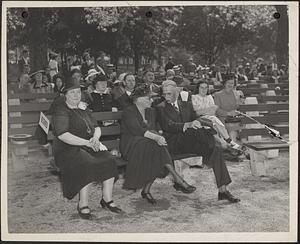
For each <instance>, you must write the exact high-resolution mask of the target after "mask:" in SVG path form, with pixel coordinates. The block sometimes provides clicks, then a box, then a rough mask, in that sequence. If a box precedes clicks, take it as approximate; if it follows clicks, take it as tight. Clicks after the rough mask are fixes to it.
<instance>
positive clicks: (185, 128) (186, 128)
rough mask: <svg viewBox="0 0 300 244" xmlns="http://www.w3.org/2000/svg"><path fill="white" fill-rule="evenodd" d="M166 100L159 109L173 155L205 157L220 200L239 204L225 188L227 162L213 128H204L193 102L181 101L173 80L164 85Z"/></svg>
mask: <svg viewBox="0 0 300 244" xmlns="http://www.w3.org/2000/svg"><path fill="white" fill-rule="evenodd" d="M162 90H163V96H164V97H165V101H164V102H162V103H160V104H159V105H158V106H157V107H156V108H157V113H158V121H159V124H160V126H161V128H162V130H163V135H164V137H165V138H166V141H167V143H168V150H169V151H170V153H171V154H173V155H175V154H188V153H195V154H197V155H199V156H202V157H203V163H204V164H206V165H208V166H209V167H211V168H213V171H214V174H215V178H216V183H217V187H218V189H219V193H218V199H219V200H223V199H227V200H228V201H230V202H238V201H240V199H238V198H236V197H234V196H233V195H232V194H231V193H230V192H229V191H228V190H227V189H226V186H227V185H228V184H229V183H231V178H230V176H229V172H228V170H227V167H226V164H225V162H224V158H223V154H222V149H221V146H220V145H219V144H218V143H217V142H216V141H215V139H214V136H213V134H214V133H215V132H214V131H213V130H212V129H205V128H203V127H202V125H201V123H200V121H199V120H197V118H196V114H195V112H194V110H193V106H192V104H191V103H190V102H184V101H180V100H178V95H179V91H178V87H177V85H176V83H175V82H174V81H171V80H167V81H164V82H163V84H162Z"/></svg>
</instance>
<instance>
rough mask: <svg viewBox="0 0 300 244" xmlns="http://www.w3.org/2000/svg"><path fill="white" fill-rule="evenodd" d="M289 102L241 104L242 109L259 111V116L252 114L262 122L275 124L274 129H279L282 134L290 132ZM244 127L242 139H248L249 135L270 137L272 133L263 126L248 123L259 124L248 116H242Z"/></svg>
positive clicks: (241, 134)
mask: <svg viewBox="0 0 300 244" xmlns="http://www.w3.org/2000/svg"><path fill="white" fill-rule="evenodd" d="M288 109H289V104H288V103H277V104H247V105H241V106H240V109H239V110H240V111H241V112H244V113H247V112H258V116H251V117H252V118H253V119H255V120H257V121H258V122H260V123H262V124H267V125H271V126H274V129H276V130H278V131H279V132H280V134H281V135H286V134H288V133H289V111H288ZM242 124H243V128H242V130H241V133H240V137H241V139H247V138H248V136H258V135H261V136H262V137H270V136H271V135H270V134H269V133H268V132H267V130H266V129H265V128H263V127H262V126H258V127H259V128H257V127H253V126H248V125H253V124H257V123H256V122H255V121H253V120H251V119H250V118H247V117H242Z"/></svg>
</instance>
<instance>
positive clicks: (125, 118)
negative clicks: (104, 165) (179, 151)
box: [120, 105, 172, 189]
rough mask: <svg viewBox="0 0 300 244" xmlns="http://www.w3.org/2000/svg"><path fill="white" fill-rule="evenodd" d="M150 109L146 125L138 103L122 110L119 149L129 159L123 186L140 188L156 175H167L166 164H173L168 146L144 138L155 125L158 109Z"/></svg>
mask: <svg viewBox="0 0 300 244" xmlns="http://www.w3.org/2000/svg"><path fill="white" fill-rule="evenodd" d="M147 112H148V113H146V119H147V124H146V123H145V122H144V121H143V117H142V115H141V114H140V112H139V111H138V109H137V107H136V105H131V106H129V107H127V108H126V109H125V110H124V111H123V113H122V124H121V142H120V151H121V153H122V157H123V158H124V159H125V160H127V161H128V165H127V169H126V176H125V182H124V188H129V189H139V188H142V187H144V186H145V185H146V184H147V183H148V182H152V181H154V180H155V179H156V178H157V177H165V176H166V175H167V171H166V168H165V167H164V165H165V164H172V159H171V156H170V154H169V152H168V150H167V148H166V147H164V146H159V145H158V144H157V142H156V141H154V140H151V139H149V138H146V137H144V133H145V132H146V131H147V130H153V129H154V128H155V116H154V115H155V114H154V112H155V110H153V109H149V110H148V111H147Z"/></svg>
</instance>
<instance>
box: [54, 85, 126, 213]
mask: <svg viewBox="0 0 300 244" xmlns="http://www.w3.org/2000/svg"><path fill="white" fill-rule="evenodd" d="M63 92H64V96H65V102H64V103H61V104H59V106H56V108H55V110H54V112H53V116H52V125H53V134H54V136H55V139H54V141H53V153H54V159H55V163H56V164H57V166H58V167H59V169H60V172H61V174H62V177H61V179H62V189H63V196H64V197H66V198H67V199H69V200H71V199H73V198H74V197H75V196H76V195H78V196H79V198H78V204H77V211H78V214H79V216H80V217H81V218H83V219H91V217H92V216H91V210H90V208H89V204H88V198H89V188H90V184H91V183H92V182H96V181H97V182H102V184H103V188H102V192H103V194H102V199H101V201H100V205H101V206H102V207H103V208H107V209H108V210H110V211H111V212H114V213H120V212H121V211H122V210H121V209H120V208H118V207H117V206H116V204H115V203H114V202H113V200H112V191H113V185H114V181H115V180H116V179H117V177H118V171H117V167H116V162H115V160H114V159H113V157H112V156H111V155H110V153H109V152H108V151H107V148H106V146H105V145H103V144H102V143H101V142H100V137H101V129H100V127H99V126H98V124H97V122H96V121H95V120H94V119H93V117H92V115H91V114H90V112H89V111H88V110H87V109H86V107H85V106H82V105H81V89H80V85H78V84H76V83H73V82H68V83H67V84H66V85H65V87H64V90H63Z"/></svg>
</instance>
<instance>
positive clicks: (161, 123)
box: [13, 51, 287, 218]
mask: <svg viewBox="0 0 300 244" xmlns="http://www.w3.org/2000/svg"><path fill="white" fill-rule="evenodd" d="M22 55H23V56H22V59H21V60H20V61H19V64H18V65H19V67H21V68H20V70H22V71H21V73H20V76H19V81H18V83H17V84H18V86H17V89H15V90H14V91H13V92H16V93H24V92H32V93H33V92H55V93H57V96H56V98H55V99H54V101H53V103H52V105H51V107H50V109H49V111H48V112H47V114H51V115H52V117H53V118H52V126H53V131H54V135H55V140H54V154H55V161H56V163H57V166H58V167H59V168H60V169H61V170H62V171H61V172H62V174H64V175H63V177H62V179H63V193H64V196H65V197H66V198H68V199H72V198H73V197H74V196H75V195H77V194H79V200H78V207H77V210H78V213H79V215H80V216H81V217H82V218H90V217H91V214H90V209H89V207H88V188H89V185H90V183H91V182H93V181H99V180H100V181H102V182H103V186H104V187H103V197H102V199H101V201H100V204H101V206H102V207H103V208H107V209H109V210H110V211H112V212H115V213H120V212H121V211H122V210H121V209H120V208H118V207H117V205H116V204H114V202H113V200H112V191H113V183H114V181H115V180H116V179H117V177H118V176H117V171H116V166H115V161H114V159H113V158H112V157H111V156H110V154H108V153H106V152H105V151H107V148H106V147H105V146H104V145H103V144H101V142H99V139H100V141H101V128H100V127H102V126H106V125H111V124H113V123H115V121H106V122H107V123H105V122H104V123H103V122H102V123H101V124H99V123H97V121H94V120H93V118H92V116H91V112H108V111H112V112H114V111H123V113H122V119H121V121H119V122H121V142H120V151H121V155H122V157H123V158H124V159H126V160H127V161H128V167H127V172H126V175H125V185H124V187H125V188H129V189H142V192H141V196H142V198H144V199H146V200H147V201H148V202H149V203H151V204H157V201H156V200H155V199H154V197H153V196H152V194H151V192H150V189H151V185H152V184H153V182H154V181H155V179H156V178H157V177H164V176H165V175H166V174H167V173H171V174H172V175H173V177H174V188H175V189H176V190H177V191H182V192H183V193H192V192H194V191H195V189H196V188H195V187H194V186H191V185H189V184H188V183H186V182H185V181H184V179H182V178H181V177H180V176H179V175H178V174H177V172H176V171H175V169H174V167H173V166H172V156H173V155H176V154H191V153H192V154H196V155H198V156H202V157H203V164H205V165H206V166H207V167H209V168H212V170H213V172H214V176H215V179H216V185H217V188H218V199H219V200H223V199H226V200H228V201H230V202H232V203H234V202H238V201H240V199H239V198H237V197H235V196H233V195H232V194H231V193H230V192H229V191H228V189H227V186H228V185H229V184H230V183H231V177H230V175H229V172H228V170H227V166H226V164H225V160H224V157H225V156H224V150H225V149H230V150H229V152H235V153H236V152H238V153H237V154H235V153H233V155H234V156H239V155H240V154H241V152H242V147H241V145H240V144H239V141H238V131H239V130H240V128H241V124H240V121H237V120H236V118H235V116H236V115H237V113H236V112H235V111H236V110H237V109H238V108H239V106H240V105H241V104H242V103H243V94H242V93H241V92H240V91H237V90H236V89H235V88H236V85H237V84H238V83H243V82H247V81H249V80H257V79H260V78H261V77H263V76H264V77H265V78H266V79H267V80H268V81H269V82H274V83H278V81H279V79H280V77H285V76H286V75H287V69H286V66H285V65H281V66H280V67H279V69H277V67H275V68H274V67H273V68H272V69H271V71H270V65H265V64H264V63H263V62H262V60H261V59H259V60H258V62H257V63H256V64H252V65H251V64H250V63H246V65H245V67H244V66H242V65H239V66H237V67H236V69H234V70H230V69H229V67H227V66H226V65H220V66H217V65H211V66H210V67H209V66H208V65H204V66H201V65H198V66H197V65H196V64H195V63H194V61H193V59H192V58H190V59H189V60H188V65H187V66H188V69H185V67H183V65H180V64H177V65H176V64H175V63H174V61H173V59H172V58H170V59H169V62H168V63H167V65H166V67H165V76H164V78H163V82H159V81H158V80H157V79H156V76H155V73H154V72H153V71H152V70H151V69H149V68H147V69H145V70H144V71H143V72H142V73H141V76H140V77H141V79H139V78H137V75H134V74H132V73H130V72H128V73H122V74H120V75H119V76H118V77H117V73H116V71H115V68H114V66H113V65H112V64H110V60H109V57H108V56H107V55H106V54H105V53H103V52H101V53H99V54H98V57H97V58H95V59H93V58H92V57H91V55H90V54H89V53H88V52H86V53H84V55H83V58H82V61H81V59H80V58H78V56H75V58H74V59H73V61H72V60H69V61H68V62H69V63H70V64H69V66H68V67H67V69H66V70H64V71H62V70H60V66H59V65H58V61H57V55H51V57H50V61H49V66H48V67H46V68H45V69H44V70H37V71H34V72H32V73H30V72H29V71H30V70H29V68H28V67H29V60H28V52H26V51H24V52H23V53H22ZM94 60H95V61H94ZM136 80H138V82H137V81H136ZM211 82H213V83H214V84H222V85H223V87H224V88H223V89H222V90H220V91H219V92H216V93H214V94H213V95H211V94H209V84H211ZM190 85H196V89H195V91H194V94H191V93H190V92H189V86H190ZM36 136H37V137H38V138H39V140H40V142H41V144H44V143H47V135H46V134H45V133H44V132H43V131H42V130H41V129H37V132H36ZM63 149H64V151H63ZM74 155H75V156H76V160H75V161H74V159H75V158H74ZM100 159H101V160H100ZM85 161H86V162H87V163H86V164H84V163H83V162H85ZM74 162H75V163H74ZM73 163H74V167H73V166H72V167H69V166H70V164H73ZM71 168H72V169H71ZM95 173H98V174H99V175H96V174H95ZM74 177H76V178H78V179H80V180H79V181H78V182H77V183H76V184H73V181H72V178H74Z"/></svg>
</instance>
